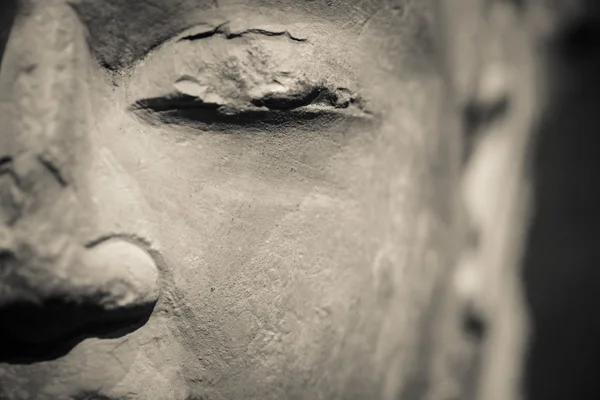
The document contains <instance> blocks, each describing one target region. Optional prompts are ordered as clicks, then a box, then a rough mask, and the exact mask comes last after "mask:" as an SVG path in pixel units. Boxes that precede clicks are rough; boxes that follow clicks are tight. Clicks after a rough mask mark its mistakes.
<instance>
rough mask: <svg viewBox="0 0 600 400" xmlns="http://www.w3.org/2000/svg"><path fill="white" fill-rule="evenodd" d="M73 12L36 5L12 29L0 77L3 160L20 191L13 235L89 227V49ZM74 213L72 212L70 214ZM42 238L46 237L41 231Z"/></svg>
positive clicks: (7, 218)
mask: <svg viewBox="0 0 600 400" xmlns="http://www.w3.org/2000/svg"><path fill="white" fill-rule="evenodd" d="M84 41H85V39H84V33H83V29H82V27H81V25H80V23H79V21H78V20H77V17H76V15H75V14H74V12H73V11H72V10H71V9H70V8H69V7H68V6H66V5H60V4H58V2H57V1H54V0H50V1H47V2H41V1H40V2H37V3H34V4H30V5H29V6H28V7H27V9H26V10H23V12H22V13H20V14H19V15H18V16H17V18H16V20H15V23H14V26H13V30H12V32H11V35H10V39H9V41H8V44H7V47H6V51H5V56H4V60H3V63H2V69H1V71H0V107H1V109H0V111H1V112H0V121H1V122H2V123H1V124H0V126H2V129H3V132H2V135H1V136H0V152H1V153H0V157H1V159H2V164H3V165H4V171H7V170H12V172H13V173H12V174H11V175H12V178H13V180H14V181H15V182H13V184H14V185H15V186H16V187H15V188H13V190H12V192H14V193H13V196H14V197H18V198H19V199H15V201H13V203H15V204H13V207H12V210H11V213H10V214H11V215H5V216H4V219H5V221H4V222H5V223H8V224H9V225H12V224H14V225H15V227H18V226H23V227H24V228H26V227H25V225H28V224H35V226H33V227H29V228H36V229H27V231H28V234H30V233H31V232H32V231H40V227H41V225H40V221H41V220H44V221H46V222H47V225H52V227H53V228H52V230H53V233H52V236H53V237H55V238H56V237H57V236H58V235H57V233H58V231H61V234H67V235H68V234H69V232H70V231H72V230H73V229H74V228H75V227H77V226H81V225H82V224H85V222H86V221H81V220H80V218H81V217H82V213H79V212H76V211H77V209H78V208H79V207H78V198H79V199H81V198H84V197H85V192H86V188H85V182H86V179H85V174H86V171H87V170H88V168H87V167H86V164H88V163H89V162H90V157H89V145H88V140H87V137H86V132H87V130H86V119H87V116H86V109H85V106H84V105H85V103H86V93H85V92H86V90H85V89H86V85H85V79H86V72H87V68H86V60H87V57H86V52H85V49H86V46H85V42H84ZM66 210H69V212H68V213H67V212H65V211H66ZM40 232H41V231H40Z"/></svg>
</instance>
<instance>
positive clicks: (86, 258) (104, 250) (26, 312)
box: [0, 239, 159, 361]
mask: <svg viewBox="0 0 600 400" xmlns="http://www.w3.org/2000/svg"><path fill="white" fill-rule="evenodd" d="M5 256H6V257H4V259H3V258H0V262H2V261H6V262H7V263H14V262H15V260H17V259H16V258H15V257H14V255H11V254H6V255H5ZM77 260H78V265H77V266H76V267H75V268H71V269H70V271H69V272H70V273H69V276H68V279H67V280H61V281H60V282H58V283H57V282H51V281H50V280H43V279H42V280H40V279H35V278H34V277H33V276H32V275H31V274H32V273H35V269H29V268H28V266H27V265H17V267H16V268H19V269H20V271H19V272H21V273H10V272H8V273H6V272H7V271H11V270H13V271H14V270H15V269H16V268H15V266H14V265H12V266H10V265H7V263H4V264H3V265H1V267H2V268H1V269H0V270H1V271H3V272H4V274H0V284H2V285H3V286H4V290H2V291H0V341H1V343H3V344H2V346H0V361H11V360H12V361H14V360H28V359H29V360H39V359H44V358H52V357H54V356H57V355H60V353H64V352H65V351H67V350H68V349H69V348H70V347H72V346H73V345H74V344H76V343H77V342H78V341H80V340H82V339H83V338H86V337H91V336H96V337H98V336H121V335H123V334H125V333H128V332H130V331H132V330H135V329H137V328H138V327H140V326H142V325H143V324H144V323H145V322H146V321H147V319H148V318H149V316H150V314H151V312H152V310H153V307H154V304H155V302H156V301H157V299H158V294H159V293H158V270H157V268H156V264H155V262H154V260H153V259H152V258H151V257H150V255H149V254H148V253H146V252H145V251H144V250H143V249H141V248H140V247H139V246H137V245H135V244H133V243H130V242H127V241H124V240H120V239H111V240H106V241H103V242H100V243H98V244H95V245H94V246H92V247H90V248H89V249H84V250H82V252H81V254H80V255H79V257H78V258H77ZM28 269H29V271H28ZM28 280H29V282H28ZM11 284H12V286H13V288H12V289H17V290H13V291H12V292H11ZM46 284H47V285H46ZM15 293H17V295H15ZM7 294H10V296H8V295H7ZM56 353H59V354H56Z"/></svg>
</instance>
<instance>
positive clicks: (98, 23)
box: [70, 0, 427, 68]
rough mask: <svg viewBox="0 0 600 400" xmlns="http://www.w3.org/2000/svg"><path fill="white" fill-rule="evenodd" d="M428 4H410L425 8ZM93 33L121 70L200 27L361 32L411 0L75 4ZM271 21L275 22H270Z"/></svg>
mask: <svg viewBox="0 0 600 400" xmlns="http://www.w3.org/2000/svg"><path fill="white" fill-rule="evenodd" d="M426 1H427V0H417V1H411V3H424V2H426ZM70 2H71V3H72V5H73V7H74V8H75V10H76V11H77V12H78V14H79V15H80V18H81V20H82V21H83V22H84V23H85V25H86V26H87V29H88V31H89V41H90V45H91V48H92V51H93V52H94V53H95V54H96V56H97V57H98V58H99V59H100V60H101V62H102V63H104V64H105V65H106V66H107V67H110V68H118V67H120V66H124V65H127V64H128V63H130V62H132V61H134V60H135V59H137V58H139V57H141V56H143V55H144V54H145V53H146V52H147V51H148V50H149V49H151V48H152V47H154V46H156V45H158V44H160V43H162V42H164V41H165V40H167V39H169V38H171V37H172V36H174V35H176V34H178V33H179V32H181V31H182V30H184V29H187V28H190V27H192V26H194V25H197V24H203V23H211V22H216V23H220V22H223V21H228V20H231V19H233V18H244V19H246V20H248V21H252V19H253V18H258V17H259V16H260V19H261V22H263V23H264V22H272V23H275V24H282V23H286V22H287V23H310V22H312V21H315V22H317V21H318V22H321V23H327V24H330V25H331V26H332V27H343V28H344V29H357V30H360V29H361V27H362V26H363V25H364V23H365V21H367V20H368V19H369V17H370V16H372V15H374V14H376V13H377V12H379V11H382V10H385V9H391V8H394V9H400V8H402V7H403V5H404V3H406V2H407V1H406V0H137V1H131V0H70ZM265 19H272V21H265Z"/></svg>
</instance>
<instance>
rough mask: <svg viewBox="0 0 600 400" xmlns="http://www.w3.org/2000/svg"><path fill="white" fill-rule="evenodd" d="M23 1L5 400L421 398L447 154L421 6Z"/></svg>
mask: <svg viewBox="0 0 600 400" xmlns="http://www.w3.org/2000/svg"><path fill="white" fill-rule="evenodd" d="M16 3H18V6H19V7H17V8H14V7H12V6H11V5H13V4H15V3H11V2H2V3H1V5H0V9H1V12H0V15H2V16H3V17H2V18H1V21H0V22H1V23H2V24H3V26H2V29H0V32H2V34H1V35H0V38H3V37H4V32H8V31H10V38H9V39H8V41H7V43H6V46H5V47H3V48H4V52H3V56H2V66H1V69H0V120H1V124H0V126H2V129H3V131H2V134H1V136H0V152H1V153H0V160H1V161H0V164H1V165H0V172H1V174H2V175H1V177H0V204H1V212H0V217H1V218H2V220H1V221H0V222H1V223H2V226H1V235H0V240H2V242H1V245H0V248H1V249H2V250H1V253H0V256H1V268H2V270H1V272H0V277H1V278H0V285H2V286H1V287H2V291H1V292H0V295H1V296H0V314H1V315H0V318H2V319H1V321H2V322H1V323H2V327H1V334H2V338H1V341H0V343H1V351H0V357H1V361H2V364H0V398H1V399H7V400H19V399H27V398H35V399H40V400H44V399H157V400H160V399H181V400H193V399H282V398H288V399H300V398H302V399H332V398H343V399H359V398H381V399H395V398H398V397H400V398H402V399H419V398H422V397H423V396H424V395H425V393H426V392H427V390H428V386H429V385H428V381H427V379H426V374H427V373H428V371H429V368H430V365H429V363H428V362H429V361H428V357H427V354H426V353H427V352H428V351H429V349H430V348H431V346H430V344H431V340H432V335H431V333H432V332H433V331H434V329H433V326H432V324H431V321H432V318H433V316H434V315H435V312H436V308H437V307H438V306H439V303H440V300H441V297H440V296H439V295H438V293H439V289H440V287H441V286H440V285H441V283H442V280H443V279H445V278H446V277H447V271H448V268H447V267H448V265H449V263H450V260H451V259H450V257H449V255H451V253H452V252H451V251H450V246H451V245H452V240H451V238H452V235H453V231H452V217H451V211H452V206H453V205H452V204H453V200H452V199H453V194H452V190H451V188H452V187H453V185H454V183H455V178H456V171H457V168H456V164H457V163H456V160H457V154H458V153H457V152H456V146H454V145H453V143H455V141H456V139H457V138H456V137H455V136H453V133H448V134H445V133H440V132H439V131H438V129H437V112H438V103H439V95H440V79H439V77H438V75H437V71H436V68H435V65H434V61H435V60H434V57H433V44H432V37H431V28H432V27H431V23H432V22H431V10H430V5H429V3H428V2H427V1H425V0H419V1H408V0H406V1H400V0H398V1H392V0H390V1H387V0H380V1H360V0H352V1H325V0H323V1H321V0H316V1H308V0H306V1H304V0H303V1H296V0H294V1H270V0H239V1H226V0H219V1H202V0H176V1H166V0H164V1H160V0H144V1H129V0H106V1H99V0H71V1H62V0H52V1H47V0H37V1H36V0H27V1H26V0H23V1H19V2H16ZM5 15H6V16H7V17H4V16H5ZM12 15H14V16H15V18H11V17H10V16H12Z"/></svg>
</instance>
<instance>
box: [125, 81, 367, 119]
mask: <svg viewBox="0 0 600 400" xmlns="http://www.w3.org/2000/svg"><path fill="white" fill-rule="evenodd" d="M177 83H179V85H177ZM177 83H176V88H178V89H180V90H179V91H178V92H176V93H172V94H170V95H166V96H163V97H155V98H148V99H142V100H139V101H137V102H136V103H134V104H133V105H132V106H130V110H131V111H132V112H134V113H135V114H136V115H138V116H139V117H141V118H142V119H144V120H146V121H149V122H163V123H175V124H185V125H190V124H191V125H194V123H195V124H196V125H200V126H211V127H215V126H218V125H224V126H227V127H229V128H231V127H232V126H237V127H251V126H257V125H258V126H260V125H262V126H264V125H284V124H292V123H294V122H296V123H298V124H300V123H303V124H305V123H307V122H308V121H312V120H317V119H325V120H329V121H331V120H335V119H339V118H361V119H367V118H371V117H372V114H371V113H370V112H369V111H368V110H367V109H366V108H365V105H364V102H363V101H362V99H361V98H360V97H359V96H358V95H356V94H354V93H352V92H351V91H350V90H348V89H346V88H336V89H331V88H329V87H327V86H324V85H315V84H306V83H304V84H302V85H297V86H296V87H295V90H287V91H283V90H264V91H261V92H262V93H260V94H259V95H257V96H254V97H249V98H248V99H223V98H222V97H220V96H218V95H215V94H212V97H211V94H208V95H207V94H206V93H205V92H203V91H202V90H201V89H202V88H201V87H198V86H195V85H193V84H192V83H193V81H191V80H190V78H182V79H180V80H179V81H178V82H177ZM268 89H269V88H268ZM270 89H273V88H270Z"/></svg>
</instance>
